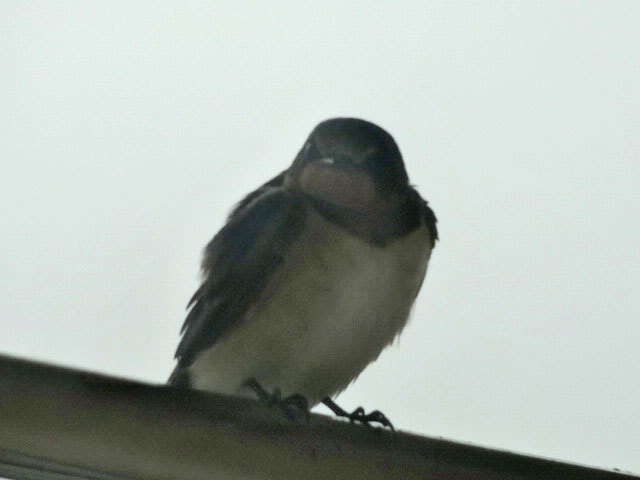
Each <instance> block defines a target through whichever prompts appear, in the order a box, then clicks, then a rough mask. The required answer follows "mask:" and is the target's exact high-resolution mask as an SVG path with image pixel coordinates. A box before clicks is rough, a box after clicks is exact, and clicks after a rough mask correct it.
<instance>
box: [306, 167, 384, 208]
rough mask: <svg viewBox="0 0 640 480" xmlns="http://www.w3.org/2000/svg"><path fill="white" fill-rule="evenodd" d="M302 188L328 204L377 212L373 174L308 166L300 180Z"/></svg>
mask: <svg viewBox="0 0 640 480" xmlns="http://www.w3.org/2000/svg"><path fill="white" fill-rule="evenodd" d="M298 184H299V186H300V188H301V189H302V191H304V192H305V193H307V194H308V195H312V196H314V197H316V198H319V199H321V200H325V201H327V202H329V203H333V204H336V205H340V206H343V207H347V208H350V209H352V210H356V211H359V212H362V213H366V214H375V213H376V210H378V209H377V208H376V206H377V203H378V202H379V200H378V198H377V195H376V189H375V185H374V183H373V179H372V178H371V176H369V175H367V173H365V172H362V171H358V170H347V169H342V168H334V167H330V166H327V165H318V164H311V165H307V166H306V167H305V168H304V170H303V171H302V173H301V174H300V177H299V179H298Z"/></svg>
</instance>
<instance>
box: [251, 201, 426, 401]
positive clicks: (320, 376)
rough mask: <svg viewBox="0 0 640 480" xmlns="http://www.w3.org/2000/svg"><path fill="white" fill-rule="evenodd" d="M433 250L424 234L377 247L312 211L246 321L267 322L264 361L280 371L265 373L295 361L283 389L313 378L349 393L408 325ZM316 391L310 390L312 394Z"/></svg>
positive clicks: (284, 377) (286, 373)
mask: <svg viewBox="0 0 640 480" xmlns="http://www.w3.org/2000/svg"><path fill="white" fill-rule="evenodd" d="M430 251H431V243H430V238H429V235H428V233H427V231H426V229H425V228H419V229H417V230H416V231H414V232H412V233H410V234H408V235H405V236H404V237H401V238H399V239H397V240H395V241H393V242H391V243H390V244H388V245H386V246H385V247H378V246H374V245H370V244H369V243H367V242H365V241H364V240H362V239H360V238H357V237H355V236H353V235H351V234H350V233H348V232H346V231H345V230H344V229H342V228H340V227H338V226H335V225H334V224H332V223H330V222H328V221H327V220H325V219H324V218H323V217H321V216H320V215H318V214H317V213H315V212H313V213H311V214H310V215H309V218H308V219H307V225H306V228H305V231H304V233H303V234H302V235H301V237H300V238H299V239H298V240H297V241H296V242H295V244H294V245H293V246H292V248H291V250H290V251H289V252H287V255H286V257H285V261H284V264H283V265H282V267H281V268H280V269H279V271H278V272H277V273H276V274H275V275H274V277H273V278H272V280H271V281H270V282H269V284H268V285H267V288H266V289H265V292H264V293H263V295H262V296H261V298H260V299H259V301H258V302H257V304H256V305H255V308H254V309H253V311H252V312H248V313H249V317H253V318H247V321H248V322H247V323H250V322H252V321H257V322H261V323H264V327H265V328H264V329H262V331H268V332H270V333H269V334H267V335H266V336H265V338H263V341H264V343H263V347H264V348H265V349H266V350H267V351H268V352H269V354H266V353H267V351H265V354H266V355H264V356H263V357H262V358H272V359H274V365H272V366H270V365H268V364H265V365H264V368H265V374H273V373H275V371H270V370H269V369H270V368H271V367H273V368H276V369H279V368H280V367H281V366H282V365H283V364H286V363H287V362H288V361H290V362H292V363H293V364H295V369H291V370H290V371H282V377H281V378H274V381H276V382H277V383H279V384H280V385H283V384H286V383H289V382H291V383H292V384H293V385H292V388H293V387H295V388H296V389H297V390H300V389H301V388H302V389H304V386H303V385H302V384H304V383H305V382H307V381H309V380H310V381H311V382H313V383H314V385H315V386H317V388H318V390H322V391H323V392H326V391H328V390H332V391H339V390H341V389H343V388H345V387H346V386H347V385H348V383H349V382H350V381H351V380H353V378H355V377H356V376H357V375H358V374H359V373H360V371H361V370H362V369H363V368H364V367H366V365H367V364H369V363H370V362H371V361H373V360H375V359H376V358H377V356H378V355H379V353H380V351H381V350H382V349H383V348H384V347H385V346H386V345H388V344H389V343H390V342H391V341H392V340H393V339H394V337H395V336H396V335H397V334H398V333H399V332H400V331H401V330H402V328H403V327H404V325H405V323H406V321H407V317H408V315H409V312H410V309H411V306H412V304H413V301H414V300H415V297H416V295H417V293H418V291H419V289H420V286H421V284H422V280H423V278H424V275H425V271H426V267H427V262H428V260H429V255H430ZM267 337H268V338H267ZM274 351H277V352H280V353H279V354H275V355H274ZM284 370H289V369H286V368H285V369H284ZM266 376H269V375H266ZM277 377H280V375H277ZM296 377H300V378H296ZM314 385H309V386H307V390H308V392H307V394H308V395H310V396H313V392H311V391H309V390H310V389H311V390H313V388H315V387H314Z"/></svg>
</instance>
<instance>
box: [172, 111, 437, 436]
mask: <svg viewBox="0 0 640 480" xmlns="http://www.w3.org/2000/svg"><path fill="white" fill-rule="evenodd" d="M436 222H437V220H436V217H435V214H434V212H433V210H432V209H431V208H430V207H429V205H428V203H427V201H426V200H424V199H423V198H422V197H421V196H420V194H419V193H418V191H417V190H416V189H415V188H414V187H413V186H411V185H410V184H409V179H408V175H407V172H406V169H405V165H404V161H403V158H402V155H401V153H400V150H399V148H398V146H397V144H396V142H395V140H394V139H393V137H392V136H391V135H390V134H389V133H388V132H387V131H386V130H384V129H383V128H381V127H379V126H378V125H376V124H374V123H371V122H368V121H366V120H362V119H358V118H332V119H329V120H325V121H323V122H321V123H319V124H318V125H317V126H316V127H315V128H314V129H313V131H312V132H311V134H310V135H309V137H308V139H307V140H306V142H305V143H304V145H303V147H302V148H301V150H300V151H299V153H298V154H297V155H296V157H295V159H294V161H293V163H292V164H291V166H290V167H289V168H287V169H286V170H284V171H283V172H281V173H280V174H278V175H277V176H275V177H274V178H272V179H271V180H269V181H267V182H266V183H265V184H263V185H262V186H260V187H259V188H257V189H256V190H255V191H253V192H251V193H249V194H248V195H246V196H245V197H244V198H243V199H242V200H241V201H240V202H239V203H237V204H236V205H235V207H234V208H233V209H232V211H231V213H230V214H229V216H228V218H227V221H226V224H225V225H224V226H223V227H222V228H221V229H220V231H219V232H218V233H217V234H216V235H215V236H214V237H213V239H212V240H211V241H210V242H209V243H208V244H207V246H206V247H205V249H204V252H203V258H202V264H201V274H202V282H201V284H200V286H199V288H198V289H197V291H196V292H195V294H194V295H193V297H192V298H191V300H190V301H189V304H188V306H187V309H188V314H187V316H186V319H185V320H184V323H183V326H182V329H181V332H180V333H181V339H180V342H179V345H178V348H177V350H176V353H175V358H176V359H177V365H176V367H175V369H174V371H173V373H172V374H171V376H170V378H169V381H168V383H169V384H171V385H173V386H176V387H186V388H194V389H199V390H205V391H212V392H218V393H223V394H228V395H238V396H244V397H254V398H255V396H256V395H257V396H258V397H259V398H261V399H263V400H266V401H269V402H271V403H272V404H273V403H278V404H281V405H283V406H284V409H285V411H287V412H289V413H291V412H292V411H296V410H298V409H302V410H305V409H306V411H307V412H308V409H309V408H311V407H313V406H315V405H317V404H319V403H321V402H322V403H323V404H325V405H326V406H327V407H329V408H330V409H331V410H332V411H333V412H334V413H335V414H336V415H338V416H341V417H345V418H348V419H349V420H351V421H359V422H362V423H366V424H369V423H370V422H371V423H373V422H378V423H381V424H382V425H385V426H389V427H391V428H393V426H392V425H391V422H390V421H389V420H388V419H387V418H386V416H385V415H384V414H382V413H381V412H380V411H378V410H375V411H373V412H371V413H365V411H364V409H363V408H362V407H358V408H357V409H356V410H354V411H353V412H347V411H346V410H343V409H342V408H341V407H340V406H338V405H337V403H335V401H334V400H333V398H334V397H335V396H336V395H337V394H338V393H340V392H342V391H343V390H344V389H345V388H346V387H347V386H348V385H349V384H350V383H351V382H353V381H354V380H355V379H356V378H357V377H358V376H359V374H360V373H361V372H362V371H363V370H364V369H365V367H366V366H367V365H369V364H370V363H371V362H373V361H374V360H376V359H377V358H378V356H379V355H380V353H381V352H382V350H383V349H384V348H385V347H387V346H388V345H390V344H391V343H392V342H393V341H394V339H395V338H396V337H397V336H398V335H399V334H400V332H401V331H402V330H403V328H404V327H405V325H406V323H407V319H408V318H409V314H410V312H411V309H412V306H413V304H414V301H415V299H416V296H417V295H418V292H419V290H420V288H421V286H422V283H423V280H424V278H425V274H426V270H427V265H428V263H429V259H430V257H431V252H432V250H433V248H434V247H435V244H436V241H437V240H438V230H437V227H436Z"/></svg>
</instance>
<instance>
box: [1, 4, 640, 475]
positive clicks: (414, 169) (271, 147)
mask: <svg viewBox="0 0 640 480" xmlns="http://www.w3.org/2000/svg"><path fill="white" fill-rule="evenodd" d="M639 25H640V3H639V2H636V1H628V2H613V1H611V2H599V1H592V2H588V1H584V2H575V1H572V2H558V1H557V0H554V1H547V2H544V1H538V2H484V3H480V2H456V3H453V2H430V3H427V2H423V1H414V2H402V1H396V2H372V1H371V0H368V1H362V2H356V1H352V2H344V1H327V0H323V1H321V2H320V1H318V2H302V1H290V2H280V1H271V2H264V3H258V2H249V1H247V2H240V1H232V2H231V1H230V2H215V6H214V2H210V3H206V2H159V1H153V2H130V1H126V2H125V1H115V2H101V3H99V2H87V1H76V2H69V1H57V2H24V1H7V0H4V1H3V2H2V3H1V4H0V122H1V123H0V209H1V217H0V218H1V220H2V221H1V223H0V229H1V230H0V352H2V353H8V354H13V355H20V356H24V357H28V358H34V359H41V360H46V361H50V362H54V363H58V364H65V365H73V366H76V367H81V368H86V369H89V370H96V371H100V372H106V373H109V374H114V375H119V376H126V377H132V378H137V379H142V380H147V381H151V382H163V381H164V380H165V379H166V377H167V376H168V374H169V372H170V370H171V369H172V367H173V360H172V357H173V353H174V349H175V346H176V344H177V341H178V328H179V326H180V324H181V322H182V320H183V319H184V307H185V304H186V302H187V300H188V299H189V297H190V296H191V294H192V293H193V291H194V290H195V288H196V287H197V285H198V265H199V260H200V253H201V249H202V247H203V246H204V245H205V244H206V242H207V241H208V240H209V239H210V237H211V236H212V235H213V234H214V233H215V232H216V231H217V230H218V229H219V228H220V226H221V225H222V224H223V222H224V218H225V215H226V213H227V212H228V211H229V209H230V207H231V206H232V205H233V204H234V203H235V202H236V201H238V200H239V199H240V198H241V197H242V196H243V194H245V193H247V192H249V191H250V190H251V189H253V188H255V187H257V186H258V185H259V184H260V183H262V182H263V181H265V180H267V179H269V178H270V177H271V176H273V175H274V174H276V173H278V172H279V171H281V170H282V169H284V168H286V167H287V166H288V165H289V163H290V162H291V160H292V159H293V157H294V155H295V154H296V153H297V151H298V149H299V148H300V147H301V146H302V143H303V141H304V140H305V138H306V136H307V135H308V133H309V131H310V130H311V129H312V128H313V127H314V125H315V124H316V123H318V122H319V121H321V120H323V119H326V118H329V117H333V116H357V117H361V118H364V119H367V120H371V121H373V122H375V123H378V124H379V125H381V126H382V127H384V128H386V129H387V130H388V131H389V132H390V133H392V135H394V137H395V138H396V140H397V142H398V144H399V145H400V148H401V150H402V152H403V154H404V157H405V162H406V165H407V169H408V172H409V175H410V179H411V181H412V183H414V184H415V185H417V187H418V189H419V190H420V192H421V193H422V195H423V196H424V197H425V198H427V199H428V200H429V202H430V204H431V205H432V207H433V208H434V210H435V212H436V214H437V216H438V218H439V226H440V232H441V239H442V241H441V242H440V243H439V244H438V246H437V248H436V250H435V251H434V253H433V256H432V261H431V265H430V267H429V271H428V273H427V280H426V283H425V285H424V286H423V289H422V292H421V294H420V296H419V298H418V301H417V303H416V307H415V309H414V312H413V315H412V319H411V321H410V324H409V326H408V327H407V328H406V329H405V331H404V332H403V334H402V335H401V337H400V339H399V342H397V344H395V345H393V346H392V347H390V348H389V349H387V351H386V352H385V353H384V354H383V355H382V356H381V357H380V359H379V360H378V361H377V362H376V363H375V364H373V365H371V366H370V367H369V368H368V369H367V370H366V371H365V373H363V374H362V375H361V376H360V378H359V379H358V381H357V382H356V383H354V384H353V385H352V386H351V387H350V388H349V389H348V390H347V391H346V392H345V393H343V394H342V395H341V396H340V397H339V398H338V400H339V401H340V403H341V404H343V405H344V406H345V408H348V409H352V408H355V407H356V406H358V405H360V404H362V405H364V406H365V407H366V408H367V409H372V408H378V409H381V410H382V411H384V412H385V413H386V414H387V415H388V416H389V417H390V418H391V419H392V421H393V422H394V423H395V425H396V426H397V427H398V428H400V429H404V430H411V431H415V432H419V433H422V434H426V435H431V436H443V437H447V438H451V439H455V440H459V441H468V442H473V443H477V444H482V445H487V446H491V447H499V448H503V449H511V450H516V451H520V452H526V453H531V454H536V455H543V456H547V457H554V458H559V459H563V460H568V461H575V462H580V463H587V464H591V465H597V466H602V467H608V468H609V467H618V468H621V469H623V470H631V471H635V472H636V473H640V381H639V380H638V378H639V377H640V345H639V344H640V295H639V286H640V253H639V244H640V195H639V194H638V188H639V186H640V133H639V132H640V90H639V85H640V28H639ZM318 410H319V411H324V410H322V408H319V409H318Z"/></svg>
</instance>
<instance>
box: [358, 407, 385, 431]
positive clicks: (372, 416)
mask: <svg viewBox="0 0 640 480" xmlns="http://www.w3.org/2000/svg"><path fill="white" fill-rule="evenodd" d="M347 418H348V419H349V421H350V422H351V423H353V422H360V423H362V424H363V425H367V426H369V425H370V424H371V423H379V424H380V425H382V426H383V427H389V428H390V429H391V431H394V432H395V429H394V428H393V424H392V423H391V422H390V421H389V419H388V418H387V416H386V415H385V414H384V413H382V412H381V411H380V410H374V411H373V412H369V413H366V412H365V410H364V408H362V407H358V408H356V409H355V410H354V411H353V412H351V413H350V414H348V415H347Z"/></svg>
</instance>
